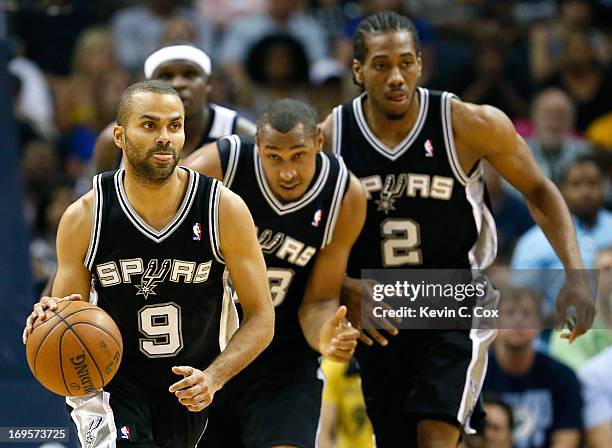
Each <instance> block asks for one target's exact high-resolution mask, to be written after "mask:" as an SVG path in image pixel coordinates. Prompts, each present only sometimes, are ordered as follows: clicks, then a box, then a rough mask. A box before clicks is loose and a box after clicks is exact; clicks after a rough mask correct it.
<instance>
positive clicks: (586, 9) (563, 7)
mask: <svg viewBox="0 0 612 448" xmlns="http://www.w3.org/2000/svg"><path fill="white" fill-rule="evenodd" d="M558 3H559V8H558V12H557V17H556V18H555V19H554V20H552V21H548V22H542V23H539V24H536V25H534V26H533V27H532V28H531V32H530V36H529V38H530V50H531V51H530V53H531V54H530V56H531V57H530V61H531V77H532V79H533V80H534V81H535V82H538V83H539V82H543V81H545V80H546V79H548V78H549V77H550V76H552V75H553V74H554V73H555V72H556V70H557V69H558V68H559V66H560V65H561V64H562V59H563V47H564V45H565V39H566V38H567V36H568V34H569V33H571V32H574V31H579V32H584V33H585V34H586V36H587V38H588V39H589V40H590V41H591V42H592V44H593V46H594V49H595V54H596V55H597V56H596V57H597V59H598V60H600V61H601V62H602V63H605V62H606V56H605V54H606V53H605V42H604V38H603V36H602V34H601V33H600V32H598V31H597V30H595V29H594V28H593V27H592V25H591V23H592V20H591V19H592V6H591V4H590V3H593V2H588V1H586V0H560V1H559V2H558Z"/></svg>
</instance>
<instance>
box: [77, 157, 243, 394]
mask: <svg viewBox="0 0 612 448" xmlns="http://www.w3.org/2000/svg"><path fill="white" fill-rule="evenodd" d="M177 169H182V170H185V171H186V172H187V173H188V176H189V181H188V187H187V190H186V193H185V197H184V199H183V201H182V203H181V206H180V208H179V211H178V212H177V214H176V215H175V217H174V218H173V219H172V220H171V221H170V222H169V223H168V225H167V226H166V227H165V228H164V229H162V230H159V231H158V230H156V229H154V228H152V227H151V226H149V225H148V224H147V223H146V222H145V221H144V220H143V219H142V218H141V217H140V216H139V215H138V214H137V212H136V211H135V210H134V208H133V207H132V205H131V204H130V202H129V200H128V197H127V194H126V191H125V187H124V179H125V171H124V170H123V169H121V170H118V171H115V172H107V173H103V174H100V175H97V176H96V177H95V178H94V192H95V204H94V219H93V225H92V235H91V240H90V245H89V249H88V251H87V256H86V258H85V261H84V264H85V266H86V267H87V269H89V270H90V271H91V273H92V293H91V296H90V301H91V302H93V303H96V304H97V305H98V306H99V307H101V308H102V309H104V310H105V311H106V312H107V313H108V314H109V315H110V316H111V317H112V318H113V319H114V320H115V322H116V323H117V326H118V327H119V329H120V331H121V336H122V338H123V359H122V361H121V365H120V367H119V371H118V376H123V377H125V378H127V379H129V380H131V381H133V382H134V383H135V384H139V385H143V386H145V387H148V388H150V389H152V390H155V391H162V392H164V393H167V392H168V387H169V386H170V385H171V384H172V383H174V382H176V381H178V380H179V379H180V378H179V377H178V376H177V375H175V374H174V373H172V371H171V368H172V366H178V365H187V366H192V367H195V368H198V369H202V370H203V369H205V368H206V367H207V366H208V365H209V364H210V363H211V362H212V361H213V360H214V359H215V357H216V356H217V355H218V354H219V353H220V351H221V350H223V349H224V348H225V343H226V340H227V337H228V335H231V334H230V333H231V332H232V331H233V329H230V328H228V322H231V321H232V319H235V312H236V310H235V308H234V305H233V302H232V300H231V294H226V291H227V289H226V278H227V275H226V270H225V265H224V263H223V258H222V255H221V251H220V247H219V230H218V207H219V195H220V188H221V183H220V182H219V181H216V180H213V179H211V178H209V177H206V176H201V175H199V174H197V173H195V172H194V171H192V170H189V169H187V168H184V167H179V168H177ZM232 313H233V314H234V315H233V316H232ZM111 384H112V383H111Z"/></svg>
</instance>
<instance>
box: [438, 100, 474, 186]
mask: <svg viewBox="0 0 612 448" xmlns="http://www.w3.org/2000/svg"><path fill="white" fill-rule="evenodd" d="M453 98H458V97H457V95H455V94H453V93H450V92H444V93H442V107H441V111H442V112H441V113H442V117H441V118H442V130H443V133H444V146H445V147H446V154H447V156H448V163H449V164H450V167H451V169H452V170H453V174H454V175H455V177H456V178H457V180H458V181H459V182H460V183H461V185H463V186H465V185H466V184H467V183H468V182H469V181H470V179H474V178H477V177H478V176H479V172H478V169H475V170H474V173H472V175H471V176H468V175H467V174H466V173H465V171H463V168H462V167H461V163H460V162H459V157H458V156H457V148H456V147H455V136H454V133H453V116H452V104H451V103H452V99H453Z"/></svg>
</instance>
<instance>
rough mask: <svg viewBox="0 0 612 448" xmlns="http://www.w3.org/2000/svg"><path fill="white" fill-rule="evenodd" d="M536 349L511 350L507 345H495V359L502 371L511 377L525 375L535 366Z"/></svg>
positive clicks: (499, 343)
mask: <svg viewBox="0 0 612 448" xmlns="http://www.w3.org/2000/svg"><path fill="white" fill-rule="evenodd" d="M535 355H536V353H535V349H533V347H528V348H524V349H511V348H509V347H507V346H506V345H505V344H503V343H501V342H498V343H497V344H495V358H496V359H497V363H498V364H499V366H500V367H501V369H502V370H503V371H504V372H506V373H507V374H509V375H513V376H519V375H525V374H526V373H527V372H529V370H530V369H531V367H532V366H533V361H534V359H535Z"/></svg>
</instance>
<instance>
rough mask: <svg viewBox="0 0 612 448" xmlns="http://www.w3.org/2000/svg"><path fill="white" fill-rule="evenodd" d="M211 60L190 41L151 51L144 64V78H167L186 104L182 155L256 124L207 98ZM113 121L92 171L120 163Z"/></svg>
mask: <svg viewBox="0 0 612 448" xmlns="http://www.w3.org/2000/svg"><path fill="white" fill-rule="evenodd" d="M211 69H212V67H211V61H210V58H209V57H208V55H207V54H206V53H204V52H203V51H202V50H200V49H199V48H196V47H194V46H193V45H192V44H190V43H188V42H185V43H182V42H181V43H177V44H170V45H168V46H166V47H163V48H161V49H159V50H157V51H156V52H154V53H152V54H151V55H150V56H149V57H148V58H147V60H146V61H145V65H144V74H145V77H146V78H147V79H159V80H162V81H166V82H168V83H169V84H170V85H171V86H172V87H174V90H176V91H177V92H178V94H179V96H180V98H181V100H182V101H183V105H184V106H185V146H184V147H183V151H182V154H181V157H183V158H184V157H187V156H188V155H189V154H190V153H191V152H193V151H194V150H195V149H197V148H199V147H200V146H202V145H205V144H206V143H210V142H214V141H216V140H218V139H220V138H221V137H224V136H226V135H230V134H240V135H253V134H254V133H255V125H254V124H253V123H251V122H250V121H248V120H247V119H245V118H243V117H240V116H238V113H237V112H236V111H234V110H231V109H228V108H226V107H222V106H219V105H217V104H214V103H209V102H208V94H209V93H210V90H211V87H212V85H211V84H210V75H211ZM114 128H115V123H111V124H109V125H108V126H107V127H106V128H105V129H104V130H103V131H102V132H101V133H100V135H99V137H98V140H97V141H96V146H95V148H94V155H93V160H94V171H95V173H102V172H104V171H110V170H114V169H116V168H117V167H118V165H119V160H120V155H121V153H120V152H119V151H118V148H117V146H116V145H115V142H114V140H113V129H114Z"/></svg>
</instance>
